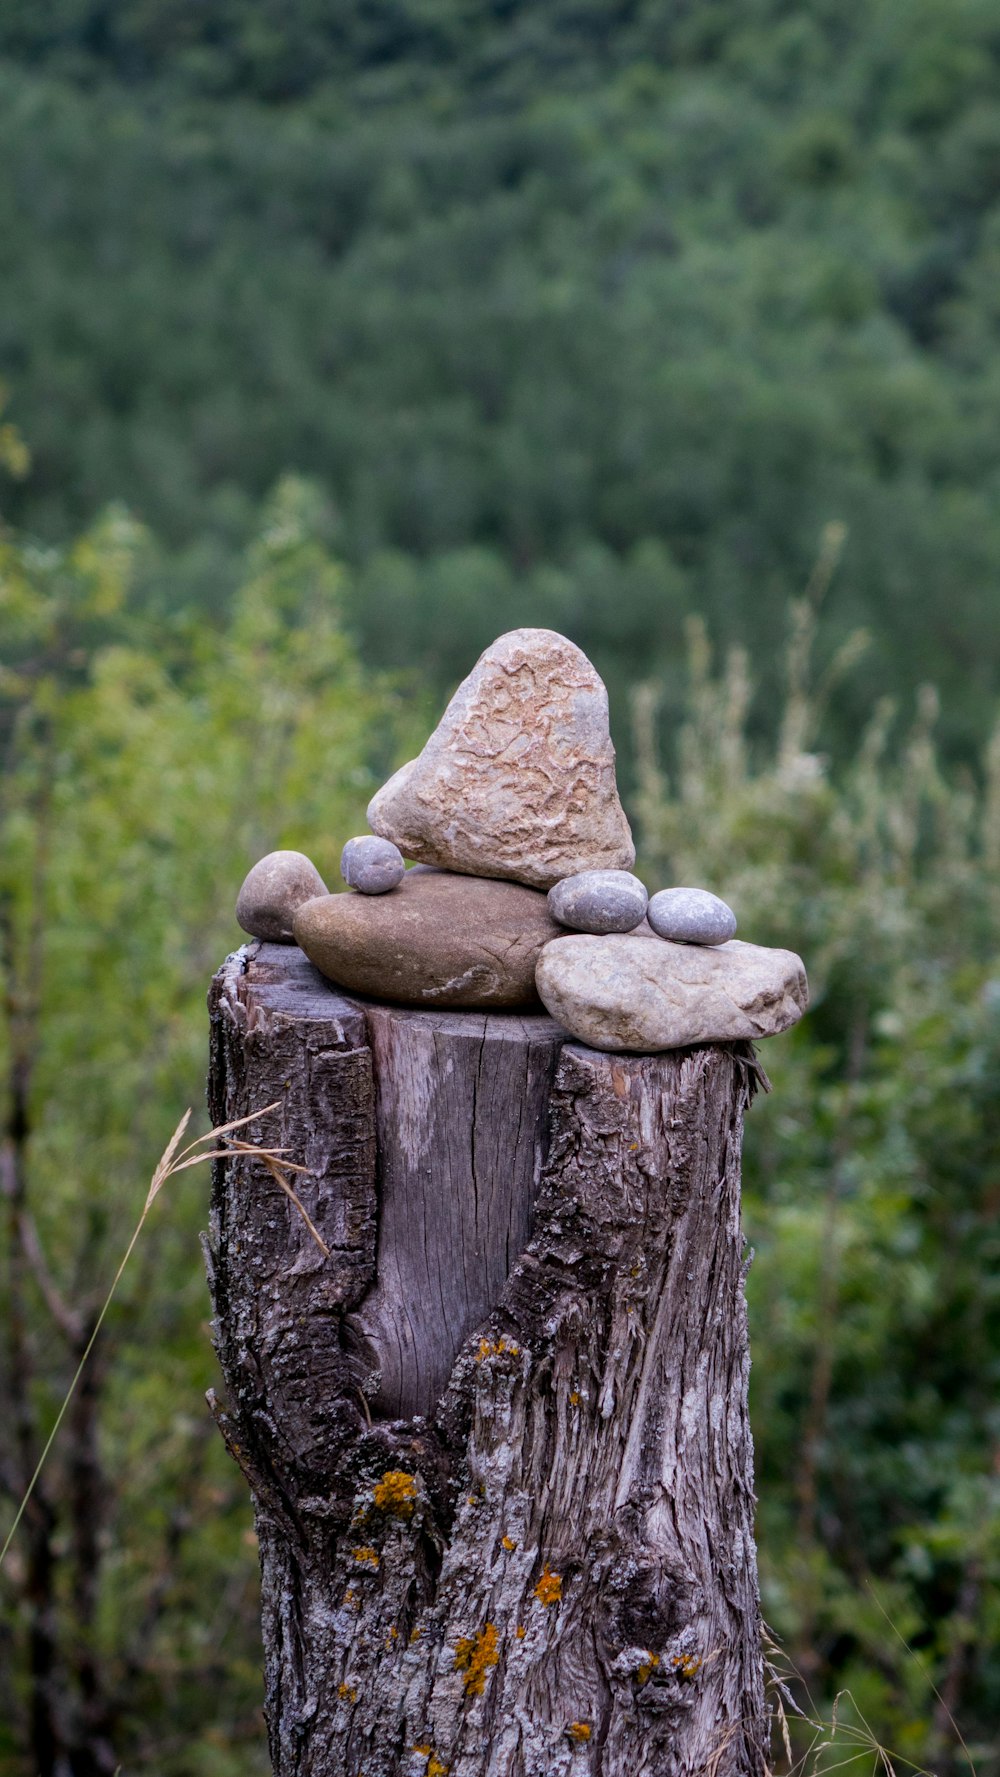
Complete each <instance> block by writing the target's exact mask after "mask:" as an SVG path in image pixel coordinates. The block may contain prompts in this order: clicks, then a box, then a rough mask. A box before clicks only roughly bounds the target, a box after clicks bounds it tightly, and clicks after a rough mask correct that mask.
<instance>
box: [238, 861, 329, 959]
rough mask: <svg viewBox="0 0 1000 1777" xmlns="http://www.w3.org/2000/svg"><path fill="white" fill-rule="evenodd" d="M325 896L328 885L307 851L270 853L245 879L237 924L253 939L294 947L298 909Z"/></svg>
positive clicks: (240, 893) (239, 897) (239, 902)
mask: <svg viewBox="0 0 1000 1777" xmlns="http://www.w3.org/2000/svg"><path fill="white" fill-rule="evenodd" d="M326 893H327V887H326V883H325V882H324V881H323V878H322V876H321V875H320V873H319V871H318V870H317V868H316V866H315V864H314V863H313V861H312V859H311V858H307V857H306V855H305V852H301V851H269V852H268V854H267V856H266V858H261V859H260V862H259V863H257V864H255V865H254V867H253V869H252V870H250V871H249V872H248V873H247V875H246V876H245V877H244V880H243V887H242V888H241V889H240V892H239V894H238V895H237V897H236V922H237V924H238V925H240V926H242V927H243V930H244V931H245V932H249V934H250V936H251V938H263V939H264V940H265V942H266V943H268V944H291V943H293V942H294V939H293V937H292V920H293V918H294V917H295V912H296V909H297V908H299V907H301V906H302V905H303V904H304V902H306V901H312V900H314V899H315V897H316V896H317V895H325V894H326Z"/></svg>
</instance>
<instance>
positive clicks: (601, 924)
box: [549, 870, 649, 933]
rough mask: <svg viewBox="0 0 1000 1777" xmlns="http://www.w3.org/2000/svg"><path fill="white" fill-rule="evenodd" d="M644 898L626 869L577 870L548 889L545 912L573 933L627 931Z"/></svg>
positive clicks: (643, 905) (635, 920) (643, 907)
mask: <svg viewBox="0 0 1000 1777" xmlns="http://www.w3.org/2000/svg"><path fill="white" fill-rule="evenodd" d="M648 899H649V896H648V895H647V893H646V890H645V888H644V887H643V884H642V883H641V882H640V881H639V878H638V877H637V876H632V875H630V873H629V872H628V871H627V870H579V871H578V872H577V874H576V875H575V876H564V877H563V879H562V881H561V882H557V883H556V885H555V888H551V889H550V890H549V912H550V913H551V915H552V917H553V919H557V920H558V921H559V924H560V925H561V926H569V928H570V930H571V931H573V932H598V933H603V932H631V931H632V930H633V929H634V928H635V927H636V926H637V925H638V924H639V921H640V920H641V919H642V916H643V914H644V913H645V911H646V902H647V901H648Z"/></svg>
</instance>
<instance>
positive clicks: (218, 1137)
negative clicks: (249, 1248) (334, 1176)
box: [0, 1101, 330, 1565]
mask: <svg viewBox="0 0 1000 1777" xmlns="http://www.w3.org/2000/svg"><path fill="white" fill-rule="evenodd" d="M279 1102H280V1101H276V1102H275V1103H274V1104H268V1105H265V1106H264V1107H263V1109H262V1110H259V1111H252V1112H251V1114H250V1115H249V1116H248V1117H238V1118H236V1119H235V1120H234V1121H233V1122H231V1123H222V1124H220V1125H219V1126H218V1127H217V1128H215V1129H210V1130H209V1131H208V1132H207V1134H205V1135H200V1136H198V1137H197V1139H196V1140H195V1141H192V1142H189V1143H188V1145H187V1147H185V1148H181V1146H180V1144H181V1141H182V1139H183V1137H184V1132H185V1130H186V1129H187V1126H188V1124H189V1122H190V1121H191V1112H190V1110H187V1111H185V1112H184V1115H183V1117H182V1118H181V1120H180V1122H179V1123H178V1125H177V1128H176V1129H175V1130H174V1133H173V1135H172V1136H171V1137H170V1140H169V1141H168V1143H167V1145H166V1147H165V1148H164V1150H163V1153H162V1154H161V1155H160V1158H159V1160H158V1162H157V1165H156V1168H155V1171H154V1173H153V1176H152V1178H151V1179H150V1182H149V1190H148V1191H147V1193H146V1201H145V1203H144V1204H143V1208H142V1214H141V1215H140V1217H139V1220H138V1222H137V1223H136V1226H135V1230H134V1232H133V1234H132V1238H131V1240H130V1241H129V1243H128V1246H127V1247H126V1249H125V1255H124V1257H123V1259H122V1261H121V1264H120V1265H119V1267H118V1269H117V1271H116V1272H115V1275H114V1279H113V1281H112V1284H111V1288H110V1289H109V1291H108V1293H107V1296H106V1297H105V1299H104V1303H103V1306H102V1307H101V1311H100V1313H99V1314H98V1316H97V1319H96V1321H95V1322H94V1330H93V1332H92V1333H91V1335H90V1338H89V1339H88V1341H87V1345H86V1348H85V1350H84V1353H83V1356H82V1357H81V1359H80V1362H79V1363H78V1365H77V1367H76V1372H75V1374H74V1376H73V1380H72V1382H71V1383H70V1385H69V1388H68V1389H67V1390H66V1394H65V1397H64V1399H63V1402H62V1405H61V1407H60V1408H59V1411H58V1413H57V1414H56V1417H55V1423H54V1424H53V1427H52V1430H51V1431H50V1433H49V1435H48V1437H47V1438H46V1440H45V1446H44V1448H43V1450H42V1453H41V1456H40V1457H39V1458H38V1462H37V1464H36V1466H35V1472H34V1474H33V1475H32V1477H31V1480H30V1481H29V1482H28V1486H27V1488H26V1489H25V1492H24V1495H23V1497H22V1499H21V1503H20V1505H19V1506H18V1508H17V1512H16V1514H15V1516H14V1522H13V1523H12V1525H11V1527H10V1529H9V1530H8V1532H7V1535H6V1538H5V1539H4V1544H3V1548H2V1549H0V1565H2V1563H3V1561H4V1559H5V1557H6V1554H7V1551H8V1549H9V1548H10V1546H11V1543H12V1542H13V1540H14V1537H15V1534H16V1532H17V1528H18V1525H19V1524H20V1522H21V1519H22V1518H23V1516H24V1513H25V1509H26V1507H27V1505H28V1502H29V1500H30V1499H31V1496H32V1494H33V1493H34V1490H35V1487H36V1485H37V1483H38V1477H39V1475H40V1474H41V1472H42V1469H43V1468H44V1466H45V1463H46V1460H47V1458H48V1454H49V1451H50V1450H51V1448H52V1445H53V1444H54V1442H55V1439H56V1435H57V1433H58V1431H59V1427H60V1425H61V1424H62V1422H63V1419H64V1417H65V1414H66V1409H67V1407H68V1406H69V1404H70V1401H71V1400H72V1399H73V1395H74V1393H75V1391H76V1387H77V1384H78V1382H79V1380H80V1377H81V1376H82V1374H83V1371H84V1367H85V1365H86V1363H87V1359H88V1358H89V1357H90V1354H91V1352H92V1351H93V1349H94V1346H95V1344H96V1343H97V1337H98V1334H99V1333H100V1330H101V1327H102V1326H103V1325H104V1320H105V1316H106V1315H107V1312H108V1309H109V1308H110V1307H111V1303H112V1301H113V1300H114V1295H115V1291H116V1290H117V1288H118V1285H119V1283H120V1282H121V1280H122V1276H123V1274H124V1271H125V1267H126V1265H127V1264H128V1262H129V1259H130V1258H131V1257H132V1254H133V1252H134V1251H135V1247H136V1244H137V1242H138V1239H139V1236H140V1234H141V1233H142V1230H143V1228H144V1226H145V1223H146V1218H147V1216H148V1215H149V1212H150V1210H151V1209H152V1207H153V1204H154V1203H155V1202H156V1199H157V1197H158V1196H159V1194H160V1192H161V1190H162V1189H163V1186H164V1185H165V1184H166V1182H167V1180H168V1179H169V1178H173V1177H174V1176H175V1175H176V1174H177V1173H179V1172H186V1171H187V1169H188V1167H189V1166H200V1165H201V1164H202V1163H203V1162H204V1161H207V1160H219V1159H226V1158H228V1157H229V1156H231V1155H232V1154H234V1153H249V1154H254V1155H256V1157H257V1159H258V1160H260V1161H262V1163H263V1164H264V1165H265V1166H266V1167H267V1170H268V1171H269V1172H270V1174H271V1176H272V1178H273V1179H274V1180H275V1182H276V1183H277V1184H278V1185H280V1186H281V1189H282V1190H283V1191H284V1192H285V1194H286V1196H288V1197H289V1198H290V1199H291V1201H292V1203H293V1204H294V1205H295V1207H296V1209H297V1210H298V1212H299V1214H300V1215H301V1216H302V1219H303V1221H304V1222H305V1224H306V1227H307V1228H308V1229H309V1232H310V1234H311V1235H312V1238H313V1239H314V1240H315V1241H316V1244H317V1245H318V1246H319V1248H320V1250H321V1251H322V1252H323V1253H324V1254H325V1255H326V1257H329V1252H330V1249H329V1247H328V1246H327V1245H326V1243H325V1241H324V1240H323V1238H322V1236H321V1235H320V1233H319V1232H318V1230H317V1229H316V1228H315V1226H314V1225H313V1223H312V1221H311V1220H310V1218H309V1216H308V1214H307V1213H306V1210H305V1208H304V1206H303V1204H302V1202H301V1201H300V1199H299V1197H298V1195H297V1193H296V1192H295V1190H294V1189H293V1188H292V1186H291V1185H290V1184H289V1182H288V1180H287V1178H286V1177H285V1174H286V1173H287V1172H305V1171H306V1170H307V1168H305V1167H303V1166H297V1165H295V1164H294V1163H293V1162H292V1161H290V1160H287V1159H286V1158H285V1154H286V1153H287V1149H285V1148H269V1147H257V1146H256V1145H254V1144H252V1143H248V1142H240V1141H231V1142H230V1141H225V1140H224V1138H225V1137H227V1136H229V1135H230V1134H231V1133H232V1131H233V1130H235V1129H242V1128H244V1127H245V1126H246V1125H247V1124H248V1123H256V1122H258V1121H259V1120H260V1118H261V1117H266V1116H267V1114H268V1112H269V1111H275V1110H277V1109H278V1104H279ZM220 1141H224V1145H223V1146H218V1145H217V1144H218V1143H219V1142H220ZM178 1150H179V1151H178Z"/></svg>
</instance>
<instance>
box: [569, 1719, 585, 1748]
mask: <svg viewBox="0 0 1000 1777" xmlns="http://www.w3.org/2000/svg"><path fill="white" fill-rule="evenodd" d="M566 1732H567V1734H568V1735H569V1737H570V1739H571V1740H576V1741H577V1742H578V1744H579V1745H581V1746H583V1745H585V1744H586V1742H587V1741H588V1740H589V1739H590V1723H589V1722H586V1721H571V1722H570V1724H569V1727H568V1728H567V1729H566Z"/></svg>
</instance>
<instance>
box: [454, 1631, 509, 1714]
mask: <svg viewBox="0 0 1000 1777" xmlns="http://www.w3.org/2000/svg"><path fill="white" fill-rule="evenodd" d="M499 1658H500V1649H499V1645H498V1638H497V1632H496V1625H495V1624H494V1623H487V1625H486V1627H485V1629H481V1630H480V1631H479V1634H478V1635H463V1636H461V1637H460V1638H459V1640H458V1642H457V1643H456V1646H455V1665H456V1667H457V1668H458V1670H459V1672H463V1673H464V1674H465V1678H464V1681H463V1682H464V1684H465V1694H466V1696H467V1697H481V1696H482V1694H483V1691H484V1690H485V1688H486V1678H487V1674H488V1672H489V1669H490V1667H491V1666H495V1665H496V1664H497V1661H498V1660H499Z"/></svg>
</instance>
